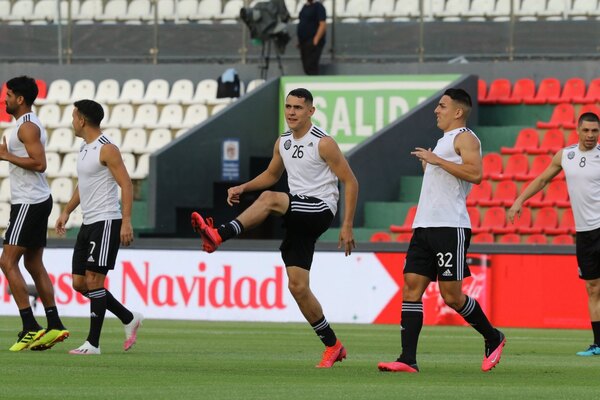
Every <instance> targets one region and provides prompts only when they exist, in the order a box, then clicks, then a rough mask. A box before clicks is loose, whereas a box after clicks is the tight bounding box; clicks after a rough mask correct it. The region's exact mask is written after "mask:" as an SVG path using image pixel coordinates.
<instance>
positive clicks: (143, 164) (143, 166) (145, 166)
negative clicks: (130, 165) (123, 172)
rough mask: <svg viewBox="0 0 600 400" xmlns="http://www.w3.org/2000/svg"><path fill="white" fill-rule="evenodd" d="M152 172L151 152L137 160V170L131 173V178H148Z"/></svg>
mask: <svg viewBox="0 0 600 400" xmlns="http://www.w3.org/2000/svg"><path fill="white" fill-rule="evenodd" d="M149 172H150V153H146V154H142V155H141V156H140V157H139V158H138V161H137V165H136V166H135V170H134V171H133V172H132V173H131V174H130V178H131V179H146V178H147V177H148V173H149Z"/></svg>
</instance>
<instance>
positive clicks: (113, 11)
mask: <svg viewBox="0 0 600 400" xmlns="http://www.w3.org/2000/svg"><path fill="white" fill-rule="evenodd" d="M123 15H127V0H108V1H107V2H106V4H105V5H104V12H103V13H102V14H101V15H97V16H96V17H95V19H96V20H100V21H105V22H108V21H111V22H116V21H117V20H119V18H121V17H122V16H123Z"/></svg>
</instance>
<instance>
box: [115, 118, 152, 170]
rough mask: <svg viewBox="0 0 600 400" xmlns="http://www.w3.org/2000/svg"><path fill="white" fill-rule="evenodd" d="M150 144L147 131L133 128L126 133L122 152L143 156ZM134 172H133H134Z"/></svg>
mask: <svg viewBox="0 0 600 400" xmlns="http://www.w3.org/2000/svg"><path fill="white" fill-rule="evenodd" d="M147 142H148V139H147V135H146V131H145V130H144V129H142V128H132V129H129V130H127V132H125V137H124V138H123V143H122V145H121V152H123V153H135V154H142V153H144V151H145V150H146V143H147ZM132 171H133V170H132Z"/></svg>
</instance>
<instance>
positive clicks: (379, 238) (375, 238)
mask: <svg viewBox="0 0 600 400" xmlns="http://www.w3.org/2000/svg"><path fill="white" fill-rule="evenodd" d="M391 241H392V237H391V236H390V234H389V233H387V232H375V233H374V234H372V235H371V238H370V239H369V242H391Z"/></svg>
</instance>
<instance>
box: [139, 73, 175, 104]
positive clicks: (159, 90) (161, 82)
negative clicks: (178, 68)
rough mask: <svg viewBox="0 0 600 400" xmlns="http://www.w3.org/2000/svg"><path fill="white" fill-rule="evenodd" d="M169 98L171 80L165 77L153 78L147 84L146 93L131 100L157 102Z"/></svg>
mask: <svg viewBox="0 0 600 400" xmlns="http://www.w3.org/2000/svg"><path fill="white" fill-rule="evenodd" d="M167 98H169V82H167V81H166V80H165V79H153V80H151V81H150V82H149V83H148V86H146V93H145V94H144V97H142V98H141V99H133V100H131V103H132V104H157V103H160V102H161V101H163V100H164V99H167Z"/></svg>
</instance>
